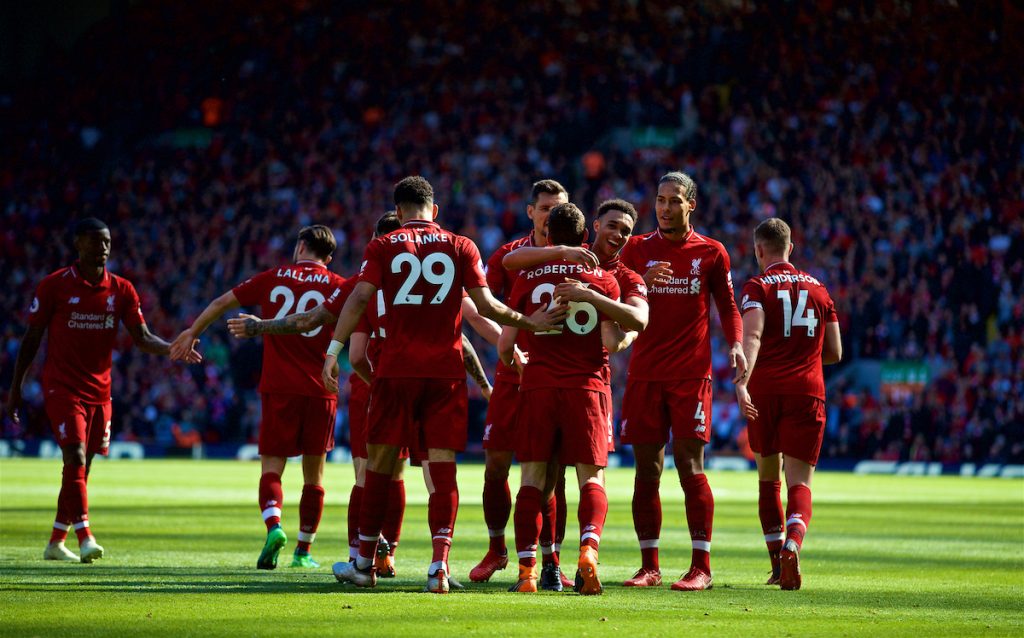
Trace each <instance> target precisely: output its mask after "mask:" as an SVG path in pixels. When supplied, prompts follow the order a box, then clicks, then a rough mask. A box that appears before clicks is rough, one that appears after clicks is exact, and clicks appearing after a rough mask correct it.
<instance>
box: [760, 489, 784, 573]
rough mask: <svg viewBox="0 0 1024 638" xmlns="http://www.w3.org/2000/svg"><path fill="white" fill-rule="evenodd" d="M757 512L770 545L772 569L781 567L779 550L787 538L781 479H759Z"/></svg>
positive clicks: (767, 542) (769, 556)
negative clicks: (784, 524)
mask: <svg viewBox="0 0 1024 638" xmlns="http://www.w3.org/2000/svg"><path fill="white" fill-rule="evenodd" d="M757 487H758V497H757V513H758V515H759V516H760V517H761V531H762V532H763V533H764V542H765V545H767V546H768V558H770V559H771V561H772V570H773V571H777V570H778V568H779V550H780V549H782V541H783V540H785V538H786V532H785V531H784V529H785V528H784V526H783V518H782V517H783V513H782V496H781V494H780V492H781V490H782V482H781V481H758V483H757Z"/></svg>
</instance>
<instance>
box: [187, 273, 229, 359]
mask: <svg viewBox="0 0 1024 638" xmlns="http://www.w3.org/2000/svg"><path fill="white" fill-rule="evenodd" d="M240 305H241V304H239V303H238V298H237V297H235V293H234V291H231V290H229V291H227V292H226V293H224V294H223V295H221V296H220V297H217V298H216V299H214V300H213V301H211V302H210V304H209V305H208V306H206V308H204V309H203V311H202V312H201V313H199V316H198V317H196V320H195V321H193V322H192V325H191V326H189V327H188V328H185V329H184V330H182V331H181V334H179V335H178V336H177V337H176V338H175V339H174V341H173V342H172V343H171V359H173V360H175V361H180V360H183V359H185V358H186V357H187V356H188V355H189V353H192V352H196V346H197V345H198V344H199V336H200V335H201V334H203V333H204V332H206V329H207V328H209V327H210V324H212V323H213V322H214V321H216V320H218V319H220V317H221V315H223V314H224V313H225V312H227V311H228V310H233V309H235V308H237V307H239V306H240Z"/></svg>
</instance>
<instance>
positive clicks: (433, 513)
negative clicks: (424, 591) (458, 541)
mask: <svg viewBox="0 0 1024 638" xmlns="http://www.w3.org/2000/svg"><path fill="white" fill-rule="evenodd" d="M429 471H430V481H431V482H432V483H433V484H434V493H433V494H431V495H430V500H429V501H428V502H427V522H428V523H429V524H430V536H431V539H432V545H433V549H434V552H433V556H432V557H431V559H430V560H431V564H430V569H429V570H427V573H428V574H432V573H434V572H436V571H437V570H438V569H439V568H441V567H444V569H445V573H447V574H450V573H451V572H450V571H449V570H448V550H450V549H451V547H452V535H453V534H454V533H455V516H456V515H457V514H458V512H459V486H458V483H457V482H456V480H455V463H454V462H451V461H449V462H444V463H438V462H434V461H431V462H430V466H429Z"/></svg>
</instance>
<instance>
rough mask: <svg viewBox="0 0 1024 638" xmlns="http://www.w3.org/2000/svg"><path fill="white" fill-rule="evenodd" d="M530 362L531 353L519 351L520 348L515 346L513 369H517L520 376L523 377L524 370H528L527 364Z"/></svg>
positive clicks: (513, 349) (513, 350)
mask: <svg viewBox="0 0 1024 638" xmlns="http://www.w3.org/2000/svg"><path fill="white" fill-rule="evenodd" d="M529 362H530V353H529V352H524V351H522V350H520V349H519V346H513V348H512V367H513V368H515V369H516V372H518V373H519V376H520V377H521V376H523V370H525V369H526V364H527V363H529Z"/></svg>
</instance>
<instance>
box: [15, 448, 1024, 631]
mask: <svg viewBox="0 0 1024 638" xmlns="http://www.w3.org/2000/svg"><path fill="white" fill-rule="evenodd" d="M482 474H483V467H482V466H479V465H468V466H462V467H460V469H459V482H460V489H461V494H462V504H461V507H460V511H459V519H458V524H457V527H456V536H455V546H454V547H453V549H452V555H451V556H452V568H453V570H454V572H455V575H456V577H459V578H461V580H463V582H465V583H467V590H466V591H465V592H460V593H454V594H453V595H450V596H447V597H441V596H430V595H426V594H421V593H418V592H419V590H420V589H421V588H422V586H423V584H424V581H425V573H424V572H425V569H426V567H427V563H428V562H429V558H430V556H429V553H430V544H429V537H428V534H427V528H426V492H425V490H424V488H423V483H422V480H421V479H420V476H419V472H418V470H416V469H415V468H413V469H412V470H411V471H409V472H408V473H407V476H406V484H407V486H408V494H409V499H408V500H409V506H408V511H407V515H406V518H405V527H404V530H403V537H402V543H401V546H400V549H399V553H398V576H399V577H398V578H397V579H396V580H393V581H381V583H380V585H379V586H378V588H377V590H376V591H372V592H367V591H360V590H354V589H352V588H351V587H350V586H341V585H339V584H337V583H336V582H335V581H334V578H333V577H332V576H331V572H330V565H331V563H332V562H334V561H336V560H340V559H343V557H347V546H346V543H345V540H344V536H345V529H346V527H345V503H346V501H347V497H348V491H349V488H350V486H351V484H352V469H351V467H350V466H347V465H331V466H329V467H328V468H327V474H326V479H325V483H326V487H327V507H326V511H325V512H324V518H323V522H322V523H321V526H320V531H319V534H318V537H317V542H316V544H315V545H314V547H313V549H314V551H313V554H314V556H315V557H316V558H317V559H319V560H320V562H321V563H322V564H323V567H322V568H321V569H319V570H317V571H315V572H311V571H297V570H293V569H291V568H289V567H287V566H286V565H287V564H288V562H289V561H290V553H291V549H292V547H293V542H294V537H295V533H296V529H297V525H298V496H299V492H300V485H301V470H300V468H299V467H298V466H297V465H295V464H293V465H292V466H291V467H290V468H289V469H288V471H287V472H286V473H285V479H284V480H285V508H284V527H285V530H286V531H287V532H288V536H289V546H288V548H287V549H286V550H285V552H282V557H281V558H282V560H281V562H282V563H283V565H282V566H281V567H279V568H278V569H277V571H274V572H258V571H257V570H256V569H255V562H256V557H257V555H258V554H259V550H260V548H261V546H262V543H263V537H264V534H265V531H264V528H263V524H262V521H261V520H260V516H259V512H258V508H257V505H256V485H257V480H258V475H259V467H258V465H257V464H255V463H240V462H217V461H156V460H147V461H135V462H132V461H118V462H102V463H97V465H96V467H95V468H94V470H93V473H92V477H91V478H90V481H89V488H90V519H91V521H92V524H93V529H94V531H95V533H96V535H97V539H98V540H99V541H100V543H101V544H102V545H104V547H105V548H106V550H107V557H106V558H104V559H103V560H101V561H99V562H97V563H95V564H92V565H80V564H58V563H53V562H47V561H43V560H42V559H41V556H42V551H43V548H44V546H45V544H46V541H47V538H48V534H49V528H50V524H51V522H52V520H53V510H54V505H55V502H56V496H57V490H58V487H59V477H60V464H59V462H58V461H47V460H38V459H5V460H2V461H0V539H2V543H0V635H3V636H19V637H24V636H37V635H39V636H56V635H64V636H74V637H75V638H81V637H83V636H109V635H125V634H129V635H136V634H145V635H168V636H189V635H274V636H291V635H294V636H328V635H344V636H371V635H373V636H391V635H395V636H418V637H419V636H424V635H435V636H436V635H445V636H463V635H482V636H526V635H537V636H552V637H553V636H572V637H573V638H576V637H581V636H599V635H600V636H643V637H644V638H647V637H653V636H673V637H677V636H682V635H687V634H689V635H704V634H709V635H716V636H718V635H721V636H755V635H756V636H809V635H827V636H892V635H915V636H918V637H920V638H924V637H926V636H928V637H930V636H958V637H962V636H978V635H984V636H996V635H1014V636H1021V635H1024V613H1022V610H1024V482H1022V481H1019V480H999V479H962V478H957V477H940V478H923V477H922V478H912V477H878V476H871V477H863V476H854V475H849V474H829V473H822V474H820V475H818V476H817V477H816V478H815V483H814V486H813V488H814V516H813V520H812V522H811V528H810V532H809V534H808V537H807V541H806V543H805V546H804V555H803V571H804V589H802V590H801V591H797V592H783V591H779V590H778V589H774V588H769V587H765V586H764V585H763V584H762V583H763V582H764V580H765V578H766V576H767V572H768V560H767V557H766V554H765V550H764V544H763V541H762V538H761V531H760V526H759V524H758V519H757V505H756V500H757V483H756V480H757V479H756V476H755V475H754V474H752V473H712V474H710V476H709V479H710V482H711V486H712V488H713V490H714V492H715V500H716V516H715V528H714V548H713V552H712V559H713V567H714V577H715V587H714V589H713V590H711V591H706V592H698V593H685V594H684V593H679V592H673V591H670V590H669V588H668V582H671V581H672V580H674V579H675V578H676V577H678V575H679V574H680V573H681V572H683V571H685V569H686V567H687V566H688V564H689V553H690V550H689V538H688V536H687V535H686V533H685V532H684V529H685V519H684V515H683V502H682V493H681V490H680V489H679V487H678V484H677V482H676V481H675V480H674V477H672V476H670V475H668V474H667V475H666V477H665V480H664V481H663V483H662V499H663V503H664V510H665V528H664V533H663V537H662V539H661V556H662V566H663V570H664V574H665V578H666V581H667V582H666V585H665V586H663V587H661V588H658V589H654V590H628V589H624V588H622V587H621V586H619V583H621V582H622V580H623V579H625V578H627V577H629V576H630V575H631V574H632V572H633V571H634V569H635V568H636V567H637V566H638V561H639V551H638V549H637V545H636V539H635V537H634V535H633V527H632V518H631V514H630V496H631V492H632V473H631V471H630V470H613V471H611V472H610V473H609V480H608V483H609V490H608V491H609V500H610V504H611V505H610V510H609V516H608V524H607V526H606V527H605V530H604V534H603V538H602V548H601V571H600V575H601V578H602V580H603V582H604V583H605V586H606V591H605V595H604V596H600V597H593V598H583V597H580V596H577V595H575V594H569V593H567V594H553V593H540V594H534V595H521V594H509V593H506V592H505V589H506V588H507V587H508V585H509V584H510V583H511V581H512V580H513V579H514V577H515V576H514V574H515V571H514V567H513V566H510V568H509V569H507V570H505V571H503V572H499V573H498V574H497V575H496V576H495V578H494V579H493V581H492V582H490V583H486V584H483V585H474V584H469V583H468V578H467V573H468V572H469V570H470V568H472V566H473V565H475V564H476V561H477V560H478V559H479V558H480V557H481V556H482V555H483V552H484V550H485V548H486V543H487V533H486V530H485V528H484V524H483V516H482V512H481V508H480V491H481V484H482ZM515 480H517V479H516V475H515V474H514V475H513V484H514V483H515ZM515 489H516V488H515V487H513V493H514V492H515ZM576 497H577V491H576V490H575V488H573V487H570V489H569V501H570V512H571V515H570V524H569V528H570V530H573V529H574V528H575V509H574V508H575V502H576ZM511 531H512V528H511V526H509V532H510V536H509V540H510V542H511ZM573 536H574V534H570V538H568V539H567V542H566V543H565V548H566V549H565V551H564V561H565V563H566V564H567V567H568V566H569V565H575V551H574V548H573V545H574V543H573V542H572V537H573ZM69 546H71V547H74V546H75V543H74V542H73V537H72V542H69Z"/></svg>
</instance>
